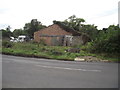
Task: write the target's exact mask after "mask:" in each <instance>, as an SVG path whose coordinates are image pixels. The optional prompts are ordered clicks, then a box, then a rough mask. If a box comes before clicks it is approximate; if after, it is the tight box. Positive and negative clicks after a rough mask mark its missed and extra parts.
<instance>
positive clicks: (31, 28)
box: [0, 15, 120, 60]
mask: <svg viewBox="0 0 120 90" xmlns="http://www.w3.org/2000/svg"><path fill="white" fill-rule="evenodd" d="M84 22H85V20H84V19H82V18H77V17H76V16H75V15H73V16H71V17H69V18H68V19H66V20H64V21H53V23H55V24H56V23H59V24H62V25H64V26H65V28H71V29H73V30H76V31H77V32H80V33H85V34H86V35H88V36H89V37H90V39H91V41H90V42H88V43H87V44H86V45H84V46H83V45H81V46H74V47H63V46H46V44H45V43H44V41H41V42H40V43H36V42H34V41H31V42H26V43H11V42H8V41H4V40H8V39H6V38H9V37H10V36H15V37H17V36H19V35H21V34H25V35H28V36H30V37H32V38H33V33H34V32H35V31H37V30H39V29H42V28H45V27H46V26H45V25H42V23H41V22H39V21H37V19H33V20H31V22H30V23H26V24H25V26H24V30H22V29H15V30H14V31H13V32H11V31H10V26H8V27H7V28H6V30H0V33H1V32H2V39H3V42H2V45H3V46H2V48H3V51H2V52H3V53H6V54H13V55H22V56H35V57H46V58H54V59H67V60H73V59H74V58H75V57H78V56H97V57H100V58H102V59H109V60H118V58H120V56H119V53H120V42H119V37H120V28H119V26H118V25H110V26H109V27H108V28H103V29H102V30H98V29H97V26H95V25H90V24H88V25H86V24H83V23H84ZM69 48H80V49H81V50H80V53H70V52H65V50H66V49H69Z"/></svg>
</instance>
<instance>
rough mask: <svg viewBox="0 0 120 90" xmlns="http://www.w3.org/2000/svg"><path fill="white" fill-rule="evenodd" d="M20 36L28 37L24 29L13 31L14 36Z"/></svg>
mask: <svg viewBox="0 0 120 90" xmlns="http://www.w3.org/2000/svg"><path fill="white" fill-rule="evenodd" d="M19 35H26V33H25V31H24V30H22V29H15V30H14V31H13V36H14V37H18V36H19Z"/></svg>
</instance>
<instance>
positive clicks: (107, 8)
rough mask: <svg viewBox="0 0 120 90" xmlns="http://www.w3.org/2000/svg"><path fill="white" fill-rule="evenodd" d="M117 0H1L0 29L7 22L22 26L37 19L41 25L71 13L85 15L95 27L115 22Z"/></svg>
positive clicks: (87, 21) (16, 26)
mask: <svg viewBox="0 0 120 90" xmlns="http://www.w3.org/2000/svg"><path fill="white" fill-rule="evenodd" d="M118 2H119V0H1V1H0V29H5V28H6V27H7V26H10V27H11V31H13V30H14V29H20V28H23V27H24V25H25V23H29V22H30V21H31V20H32V19H37V20H38V21H40V22H41V23H42V24H43V25H46V26H49V25H52V24H53V20H57V21H63V20H65V19H67V18H68V17H70V16H72V15H76V17H78V18H83V19H85V21H86V22H85V24H94V25H96V26H98V29H102V28H107V27H108V26H109V25H113V24H114V25H117V24H118Z"/></svg>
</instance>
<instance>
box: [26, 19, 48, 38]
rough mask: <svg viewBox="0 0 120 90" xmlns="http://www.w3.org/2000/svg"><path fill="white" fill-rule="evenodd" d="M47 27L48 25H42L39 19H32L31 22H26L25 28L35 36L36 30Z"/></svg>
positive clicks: (30, 35) (31, 35)
mask: <svg viewBox="0 0 120 90" xmlns="http://www.w3.org/2000/svg"><path fill="white" fill-rule="evenodd" d="M45 27H46V26H45V25H42V23H41V22H39V21H37V19H32V20H31V22H30V23H26V24H25V26H24V30H25V32H26V34H27V35H28V36H29V37H31V38H33V36H34V32H36V31H38V30H40V29H43V28H45Z"/></svg>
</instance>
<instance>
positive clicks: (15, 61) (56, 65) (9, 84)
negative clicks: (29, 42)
mask: <svg viewBox="0 0 120 90" xmlns="http://www.w3.org/2000/svg"><path fill="white" fill-rule="evenodd" d="M2 87H3V88H118V64H117V63H103V62H77V61H58V60H49V59H39V58H26V57H17V56H9V55H2Z"/></svg>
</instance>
